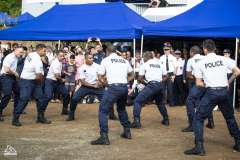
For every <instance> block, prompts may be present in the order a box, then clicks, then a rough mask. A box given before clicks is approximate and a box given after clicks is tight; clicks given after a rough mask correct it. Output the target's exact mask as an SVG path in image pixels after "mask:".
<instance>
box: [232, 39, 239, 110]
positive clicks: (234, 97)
mask: <svg viewBox="0 0 240 160" xmlns="http://www.w3.org/2000/svg"><path fill="white" fill-rule="evenodd" d="M238 43H239V39H238V38H236V48H235V63H236V65H237V61H238ZM236 84H237V81H236V79H235V81H234V89H233V108H235V100H236V90H237V88H236Z"/></svg>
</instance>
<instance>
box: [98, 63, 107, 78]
mask: <svg viewBox="0 0 240 160" xmlns="http://www.w3.org/2000/svg"><path fill="white" fill-rule="evenodd" d="M105 63H106V61H105V59H104V60H102V62H101V65H100V67H99V70H98V74H100V75H104V74H105V73H106V64H105Z"/></svg>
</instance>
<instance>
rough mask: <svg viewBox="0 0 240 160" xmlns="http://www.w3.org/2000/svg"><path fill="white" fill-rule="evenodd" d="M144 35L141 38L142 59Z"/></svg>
mask: <svg viewBox="0 0 240 160" xmlns="http://www.w3.org/2000/svg"><path fill="white" fill-rule="evenodd" d="M143 38H144V37H143V34H142V38H141V58H142V56H143Z"/></svg>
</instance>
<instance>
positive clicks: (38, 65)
mask: <svg viewBox="0 0 240 160" xmlns="http://www.w3.org/2000/svg"><path fill="white" fill-rule="evenodd" d="M35 72H36V73H41V74H44V71H43V63H42V60H41V58H40V57H35Z"/></svg>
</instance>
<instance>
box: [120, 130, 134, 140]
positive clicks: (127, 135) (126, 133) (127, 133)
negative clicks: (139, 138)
mask: <svg viewBox="0 0 240 160" xmlns="http://www.w3.org/2000/svg"><path fill="white" fill-rule="evenodd" d="M121 137H122V138H126V139H132V135H131V130H130V128H123V133H122V134H121Z"/></svg>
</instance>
